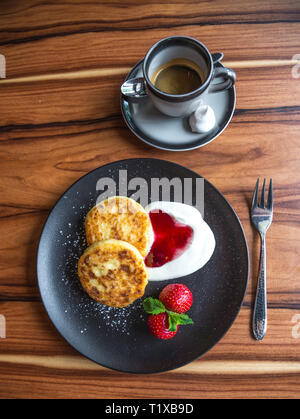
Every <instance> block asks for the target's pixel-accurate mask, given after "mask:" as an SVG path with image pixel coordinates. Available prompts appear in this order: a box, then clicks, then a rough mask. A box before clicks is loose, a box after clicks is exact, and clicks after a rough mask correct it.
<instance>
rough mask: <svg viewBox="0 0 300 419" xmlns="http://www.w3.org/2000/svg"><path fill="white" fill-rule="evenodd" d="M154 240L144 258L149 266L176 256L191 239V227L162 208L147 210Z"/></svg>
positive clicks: (154, 265) (180, 253)
mask: <svg viewBox="0 0 300 419" xmlns="http://www.w3.org/2000/svg"><path fill="white" fill-rule="evenodd" d="M149 216H150V220H151V223H152V229H153V232H154V242H153V244H152V247H151V249H150V252H149V253H148V255H147V256H146V258H145V264H146V266H148V267H149V268H150V267H151V268H157V267H159V266H163V265H164V264H165V263H167V262H170V261H171V260H174V259H176V258H178V257H179V256H180V255H182V253H183V252H184V251H185V249H186V248H187V247H188V246H189V245H190V244H191V242H192V240H193V234H194V232H193V229H192V227H190V226H188V225H186V224H182V223H180V222H179V221H177V220H176V219H175V218H174V217H172V216H171V215H169V214H167V213H166V212H164V211H162V210H157V209H156V210H152V211H150V212H149Z"/></svg>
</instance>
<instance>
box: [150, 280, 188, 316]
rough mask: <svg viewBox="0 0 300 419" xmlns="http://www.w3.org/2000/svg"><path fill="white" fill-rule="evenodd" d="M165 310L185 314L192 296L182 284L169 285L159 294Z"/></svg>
mask: <svg viewBox="0 0 300 419" xmlns="http://www.w3.org/2000/svg"><path fill="white" fill-rule="evenodd" d="M158 298H159V300H160V301H161V302H162V303H163V304H164V305H165V307H166V309H167V310H171V311H175V313H185V312H186V311H188V310H189V309H190V308H191V305H192V304H193V294H192V293H191V291H190V290H189V289H188V287H186V286H185V285H184V284H169V285H167V286H166V287H165V288H164V289H163V290H162V291H161V293H160V294H159V297H158Z"/></svg>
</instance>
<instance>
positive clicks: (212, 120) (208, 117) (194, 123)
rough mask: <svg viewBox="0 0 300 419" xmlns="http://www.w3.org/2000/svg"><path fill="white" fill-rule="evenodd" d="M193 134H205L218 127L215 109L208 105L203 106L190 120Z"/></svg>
mask: <svg viewBox="0 0 300 419" xmlns="http://www.w3.org/2000/svg"><path fill="white" fill-rule="evenodd" d="M189 122H190V127H191V130H192V131H193V132H199V133H205V132H208V131H210V130H212V129H213V127H214V126H215V125H216V117H215V113H214V111H213V109H212V108H211V107H210V106H208V105H203V104H201V105H200V106H199V107H198V108H197V109H196V110H195V112H194V113H192V115H191V116H190V118H189Z"/></svg>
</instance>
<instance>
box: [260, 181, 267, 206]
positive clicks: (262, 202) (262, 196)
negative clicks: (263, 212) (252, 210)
mask: <svg viewBox="0 0 300 419" xmlns="http://www.w3.org/2000/svg"><path fill="white" fill-rule="evenodd" d="M265 189H266V179H264V184H263V187H262V191H261V197H260V203H259V206H260V207H261V208H265Z"/></svg>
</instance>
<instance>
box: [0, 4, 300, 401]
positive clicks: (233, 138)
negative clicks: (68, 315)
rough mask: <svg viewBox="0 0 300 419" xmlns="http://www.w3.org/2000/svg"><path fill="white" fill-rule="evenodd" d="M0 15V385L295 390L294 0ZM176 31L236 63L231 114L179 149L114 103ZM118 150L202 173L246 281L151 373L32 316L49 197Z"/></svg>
mask: <svg viewBox="0 0 300 419" xmlns="http://www.w3.org/2000/svg"><path fill="white" fill-rule="evenodd" d="M0 23H1V24H0V33H1V37H0V54H2V55H4V56H5V59H6V78H3V79H1V80H0V98H1V100H0V174H1V175H0V238H1V242H0V314H1V316H0V320H1V321H2V334H3V323H4V320H6V338H3V337H2V338H0V397H2V398H6V397H9V398H14V397H18V398H20V397H21V398H30V397H54V398H63V397H72V398H79V397H97V398H210V397H213V398H221V397H226V398H239V397H240V398H241V397H242V398H250V397H252V398H253V397H255V398H262V397H269V398H284V397H287V398H298V397H299V396H300V284H299V280H300V275H299V274H300V271H299V255H300V146H299V120H300V102H299V97H300V68H299V67H300V66H297V59H298V60H299V59H300V45H299V39H300V3H299V1H298V0H294V1H293V0H280V1H279V0H246V1H241V0H233V1H230V2H228V1H225V0H224V1H223V0H217V1H198V0H197V1H193V0H189V1H188V0H186V1H184V0H172V1H163V0H161V1H159V2H156V1H150V2H146V3H145V2H139V1H138V0H127V1H126V2H123V1H121V0H119V1H117V0H111V1H94V2H85V1H84V0H70V1H68V2H64V1H58V0H57V1H48V2H44V1H41V0H23V1H21V0H19V1H17V0H12V1H9V0H6V1H2V2H1V8H0ZM175 34H178V35H189V36H193V37H196V38H198V39H199V40H201V41H202V42H204V43H205V44H206V45H207V47H208V48H209V49H210V50H211V51H212V52H216V51H222V52H224V54H225V57H224V64H225V65H227V66H230V67H232V68H233V69H234V70H235V71H236V73H237V83H236V90H237V107H236V111H235V114H234V116H233V119H232V121H231V123H230V125H229V126H228V127H227V129H226V130H225V131H224V132H223V133H222V134H221V136H219V137H218V138H217V139H216V140H215V141H213V142H212V143H210V144H208V145H206V146H205V147H203V148H200V149H197V150H194V151H187V152H168V151H160V150H157V149H154V148H151V147H149V146H147V145H145V144H144V143H142V142H141V141H139V140H138V139H137V138H136V137H135V136H134V135H133V134H132V133H131V132H130V131H129V130H128V128H127V127H126V125H125V123H124V121H123V119H122V116H121V112H120V106H119V88H120V84H121V83H122V81H123V79H124V77H125V75H126V74H127V72H128V71H129V69H130V68H131V67H132V66H133V65H134V64H135V63H136V62H137V61H138V60H140V59H141V58H142V57H143V56H144V54H145V53H146V51H147V50H148V48H149V47H150V46H151V45H152V44H154V43H155V42H156V41H157V40H159V39H161V38H163V37H165V36H169V35H175ZM297 54H298V56H297ZM2 73H3V68H2ZM2 75H3V74H2ZM130 157H156V158H161V159H165V160H170V161H173V162H177V163H180V164H182V165H185V166H186V167H188V168H190V169H193V170H195V171H197V172H198V173H200V174H201V175H202V176H204V177H205V178H207V179H208V180H209V181H210V182H212V183H213V184H214V185H215V186H216V187H217V188H218V189H219V190H220V191H221V192H222V193H223V194H224V195H225V197H226V198H227V199H228V200H229V202H230V203H231V204H232V206H233V207H234V209H235V210H236V212H237V214H238V215H239V217H240V219H241V221H242V224H243V227H244V229H245V233H246V236H247V240H248V245H249V251H250V257H251V274H250V282H249V287H248V291H247V295H246V298H245V301H244V304H243V306H242V309H241V311H240V314H239V316H238V318H237V319H236V321H235V323H234V324H233V326H232V328H231V329H230V330H229V332H228V333H227V334H226V335H225V337H224V338H223V339H222V340H221V341H220V342H219V343H218V344H217V345H216V346H215V347H214V348H213V349H212V350H211V351H209V352H208V353H207V354H206V355H205V356H203V357H202V358H201V359H199V360H197V361H194V362H192V363H191V364H189V365H186V366H184V367H182V368H179V369H177V370H174V371H172V372H168V373H162V374H156V375H151V376H143V375H129V374H123V373H118V372H115V371H111V370H109V369H106V368H103V367H101V366H98V365H97V364H94V363H93V362H91V361H88V360H87V359H85V358H84V357H82V356H80V355H79V354H78V353H77V352H76V351H75V350H73V349H72V348H71V347H70V346H69V345H68V344H67V343H66V342H65V341H64V340H63V339H62V338H61V337H60V335H59V334H58V332H57V331H56V330H55V328H54V327H53V325H52V324H51V322H50V320H49V319H48V317H47V315H46V312H45V310H44V308H43V305H42V303H41V299H40V296H39V292H38V287H37V278H36V272H35V262H36V249H37V244H38V241H39V237H40V233H41V229H42V226H43V224H44V222H45V220H46V217H47V215H48V214H49V211H50V210H51V208H52V206H53V205H54V203H55V202H56V200H57V199H58V198H59V196H60V195H61V194H62V193H63V192H64V191H65V190H66V189H67V188H68V187H69V186H70V185H71V184H72V183H73V182H74V181H75V180H77V179H78V178H79V177H81V176H82V175H84V174H86V173H87V172H89V171H90V170H92V169H95V168H96V167H99V166H101V165H103V164H106V163H109V162H113V161H115V160H120V159H125V158H130ZM258 176H260V177H266V178H270V177H272V178H273V182H274V195H275V213H274V221H273V224H272V227H271V229H270V230H269V233H268V237H267V239H268V243H267V244H268V306H269V312H268V314H269V329H268V333H267V335H266V337H265V339H264V340H263V341H262V342H261V343H258V342H256V341H255V340H254V339H253V337H252V333H251V317H252V311H253V303H254V297H255V289H256V274H257V265H258V255H259V238H258V235H257V234H256V233H255V232H254V231H253V228H252V227H251V224H250V220H249V203H250V201H251V196H252V191H253V188H254V185H255V182H256V179H257V177H258ZM145 383H147V384H145Z"/></svg>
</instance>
